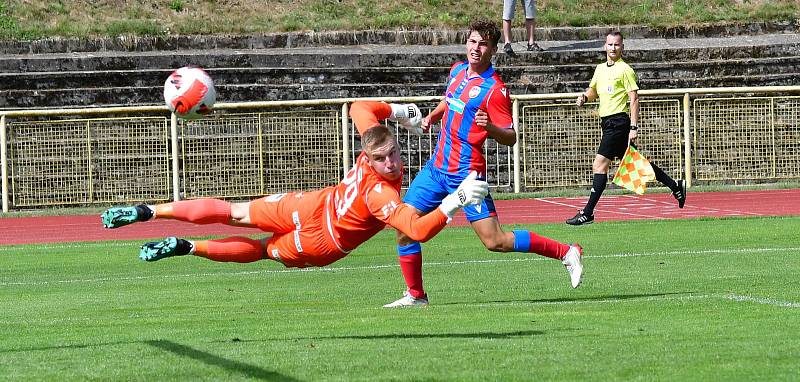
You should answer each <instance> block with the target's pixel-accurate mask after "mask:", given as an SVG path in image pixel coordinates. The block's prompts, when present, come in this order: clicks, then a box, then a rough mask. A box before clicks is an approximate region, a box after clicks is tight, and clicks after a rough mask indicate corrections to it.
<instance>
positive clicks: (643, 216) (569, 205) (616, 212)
mask: <svg viewBox="0 0 800 382" xmlns="http://www.w3.org/2000/svg"><path fill="white" fill-rule="evenodd" d="M536 200H539V201H541V202H545V203H550V204H554V205H557V206H562V207H571V208H580V207H579V206H574V205H571V204H567V203H561V202H556V201H553V200H548V199H544V198H536ZM594 210H595V211H599V212H608V213H610V214H618V215H628V216H634V217H637V218H649V219H654V220H664V219H667V218H665V217H662V216H653V215H646V214H636V213H632V212H623V211H620V210H609V209H605V208H600V207H597V208H595V209H594Z"/></svg>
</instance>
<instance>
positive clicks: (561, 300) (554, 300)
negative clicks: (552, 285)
mask: <svg viewBox="0 0 800 382" xmlns="http://www.w3.org/2000/svg"><path fill="white" fill-rule="evenodd" d="M693 293H697V292H670V293H644V294H618V295H606V296H594V297H577V298H541V299H534V300H494V301H460V302H446V303H442V304H436V305H437V306H448V305H476V304H512V303H528V304H572V303H581V302H593V301H594V302H600V301H608V302H611V301H624V300H638V299H647V298H653V297H667V296H674V295H691V294H693Z"/></svg>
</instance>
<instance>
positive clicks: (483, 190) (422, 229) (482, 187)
mask: <svg viewBox="0 0 800 382" xmlns="http://www.w3.org/2000/svg"><path fill="white" fill-rule="evenodd" d="M477 176H478V173H476V172H475V171H473V172H472V173H470V174H469V176H467V178H466V179H464V181H462V182H461V185H459V186H458V189H456V191H455V192H453V193H452V194H450V195H448V196H446V197H445V198H444V199H443V200H442V203H441V204H440V205H439V208H437V209H436V210H434V211H432V212H431V213H429V214H426V215H424V216H419V215H418V214H417V211H416V210H415V209H414V208H412V207H411V206H409V205H407V204H402V205H400V206H398V207H397V208H396V209H395V210H394V211H393V212H392V213H391V214H390V215H389V216H388V217H387V218H386V220H385V222H386V223H387V224H389V225H390V226H392V227H394V228H396V229H397V230H399V231H400V232H402V233H404V234H405V235H406V236H408V237H409V238H411V240H414V241H419V242H425V241H428V240H430V239H431V238H433V237H434V236H436V234H438V233H439V232H440V231H441V230H442V229H443V228H444V227H445V226H446V225H447V223H449V222H450V220H451V219H452V218H453V215H455V213H456V212H457V211H458V210H460V209H461V208H463V207H464V206H467V205H472V204H480V203H481V202H483V199H484V198H485V197H486V195H487V194H488V193H489V184H488V183H486V181H483V180H478V179H477ZM376 216H379V215H376Z"/></svg>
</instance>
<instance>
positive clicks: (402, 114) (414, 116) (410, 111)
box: [389, 103, 423, 135]
mask: <svg viewBox="0 0 800 382" xmlns="http://www.w3.org/2000/svg"><path fill="white" fill-rule="evenodd" d="M389 106H391V107H392V116H391V117H389V120H390V121H395V122H397V123H399V124H400V126H402V127H403V128H404V129H406V130H408V131H410V132H411V133H412V134H415V135H422V133H423V130H422V113H421V112H420V111H419V107H417V105H415V104H413V103H404V104H397V103H390V104H389Z"/></svg>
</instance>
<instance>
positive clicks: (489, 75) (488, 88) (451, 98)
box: [431, 61, 514, 176]
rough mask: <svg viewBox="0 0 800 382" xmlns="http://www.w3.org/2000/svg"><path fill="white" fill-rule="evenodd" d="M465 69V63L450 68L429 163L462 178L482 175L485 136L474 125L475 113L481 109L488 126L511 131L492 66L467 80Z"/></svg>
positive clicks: (507, 101)
mask: <svg viewBox="0 0 800 382" xmlns="http://www.w3.org/2000/svg"><path fill="white" fill-rule="evenodd" d="M468 68H469V64H468V63H467V62H466V61H463V62H457V63H455V64H453V66H452V67H451V68H450V76H449V78H448V80H447V91H446V92H445V101H446V102H447V112H446V113H445V115H444V116H443V117H442V124H443V125H442V130H441V131H440V132H439V138H438V141H437V143H436V150H435V151H434V153H433V157H432V158H431V160H432V161H433V166H434V167H435V168H437V169H439V170H441V171H444V172H448V173H459V174H463V175H464V176H466V175H467V174H469V172H470V171H472V170H475V171H477V172H478V174H481V175H484V176H485V175H486V158H485V157H484V154H483V143H484V142H485V141H486V137H487V136H488V133H487V132H486V130H484V129H483V128H482V127H480V126H478V125H477V124H475V113H476V112H477V111H478V110H479V109H480V110H483V111H485V112H486V113H487V114H489V121H490V122H491V123H492V125H494V126H497V127H499V128H501V129H512V128H514V122H513V119H512V116H511V98H510V95H509V93H508V89H506V84H505V83H503V80H501V79H500V76H499V75H498V74H497V73H496V72H495V70H494V67H493V66H491V65H490V66H489V68H488V69H487V70H486V71H484V72H483V73H481V74H480V75H478V76H472V77H471V78H467V69H468Z"/></svg>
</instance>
